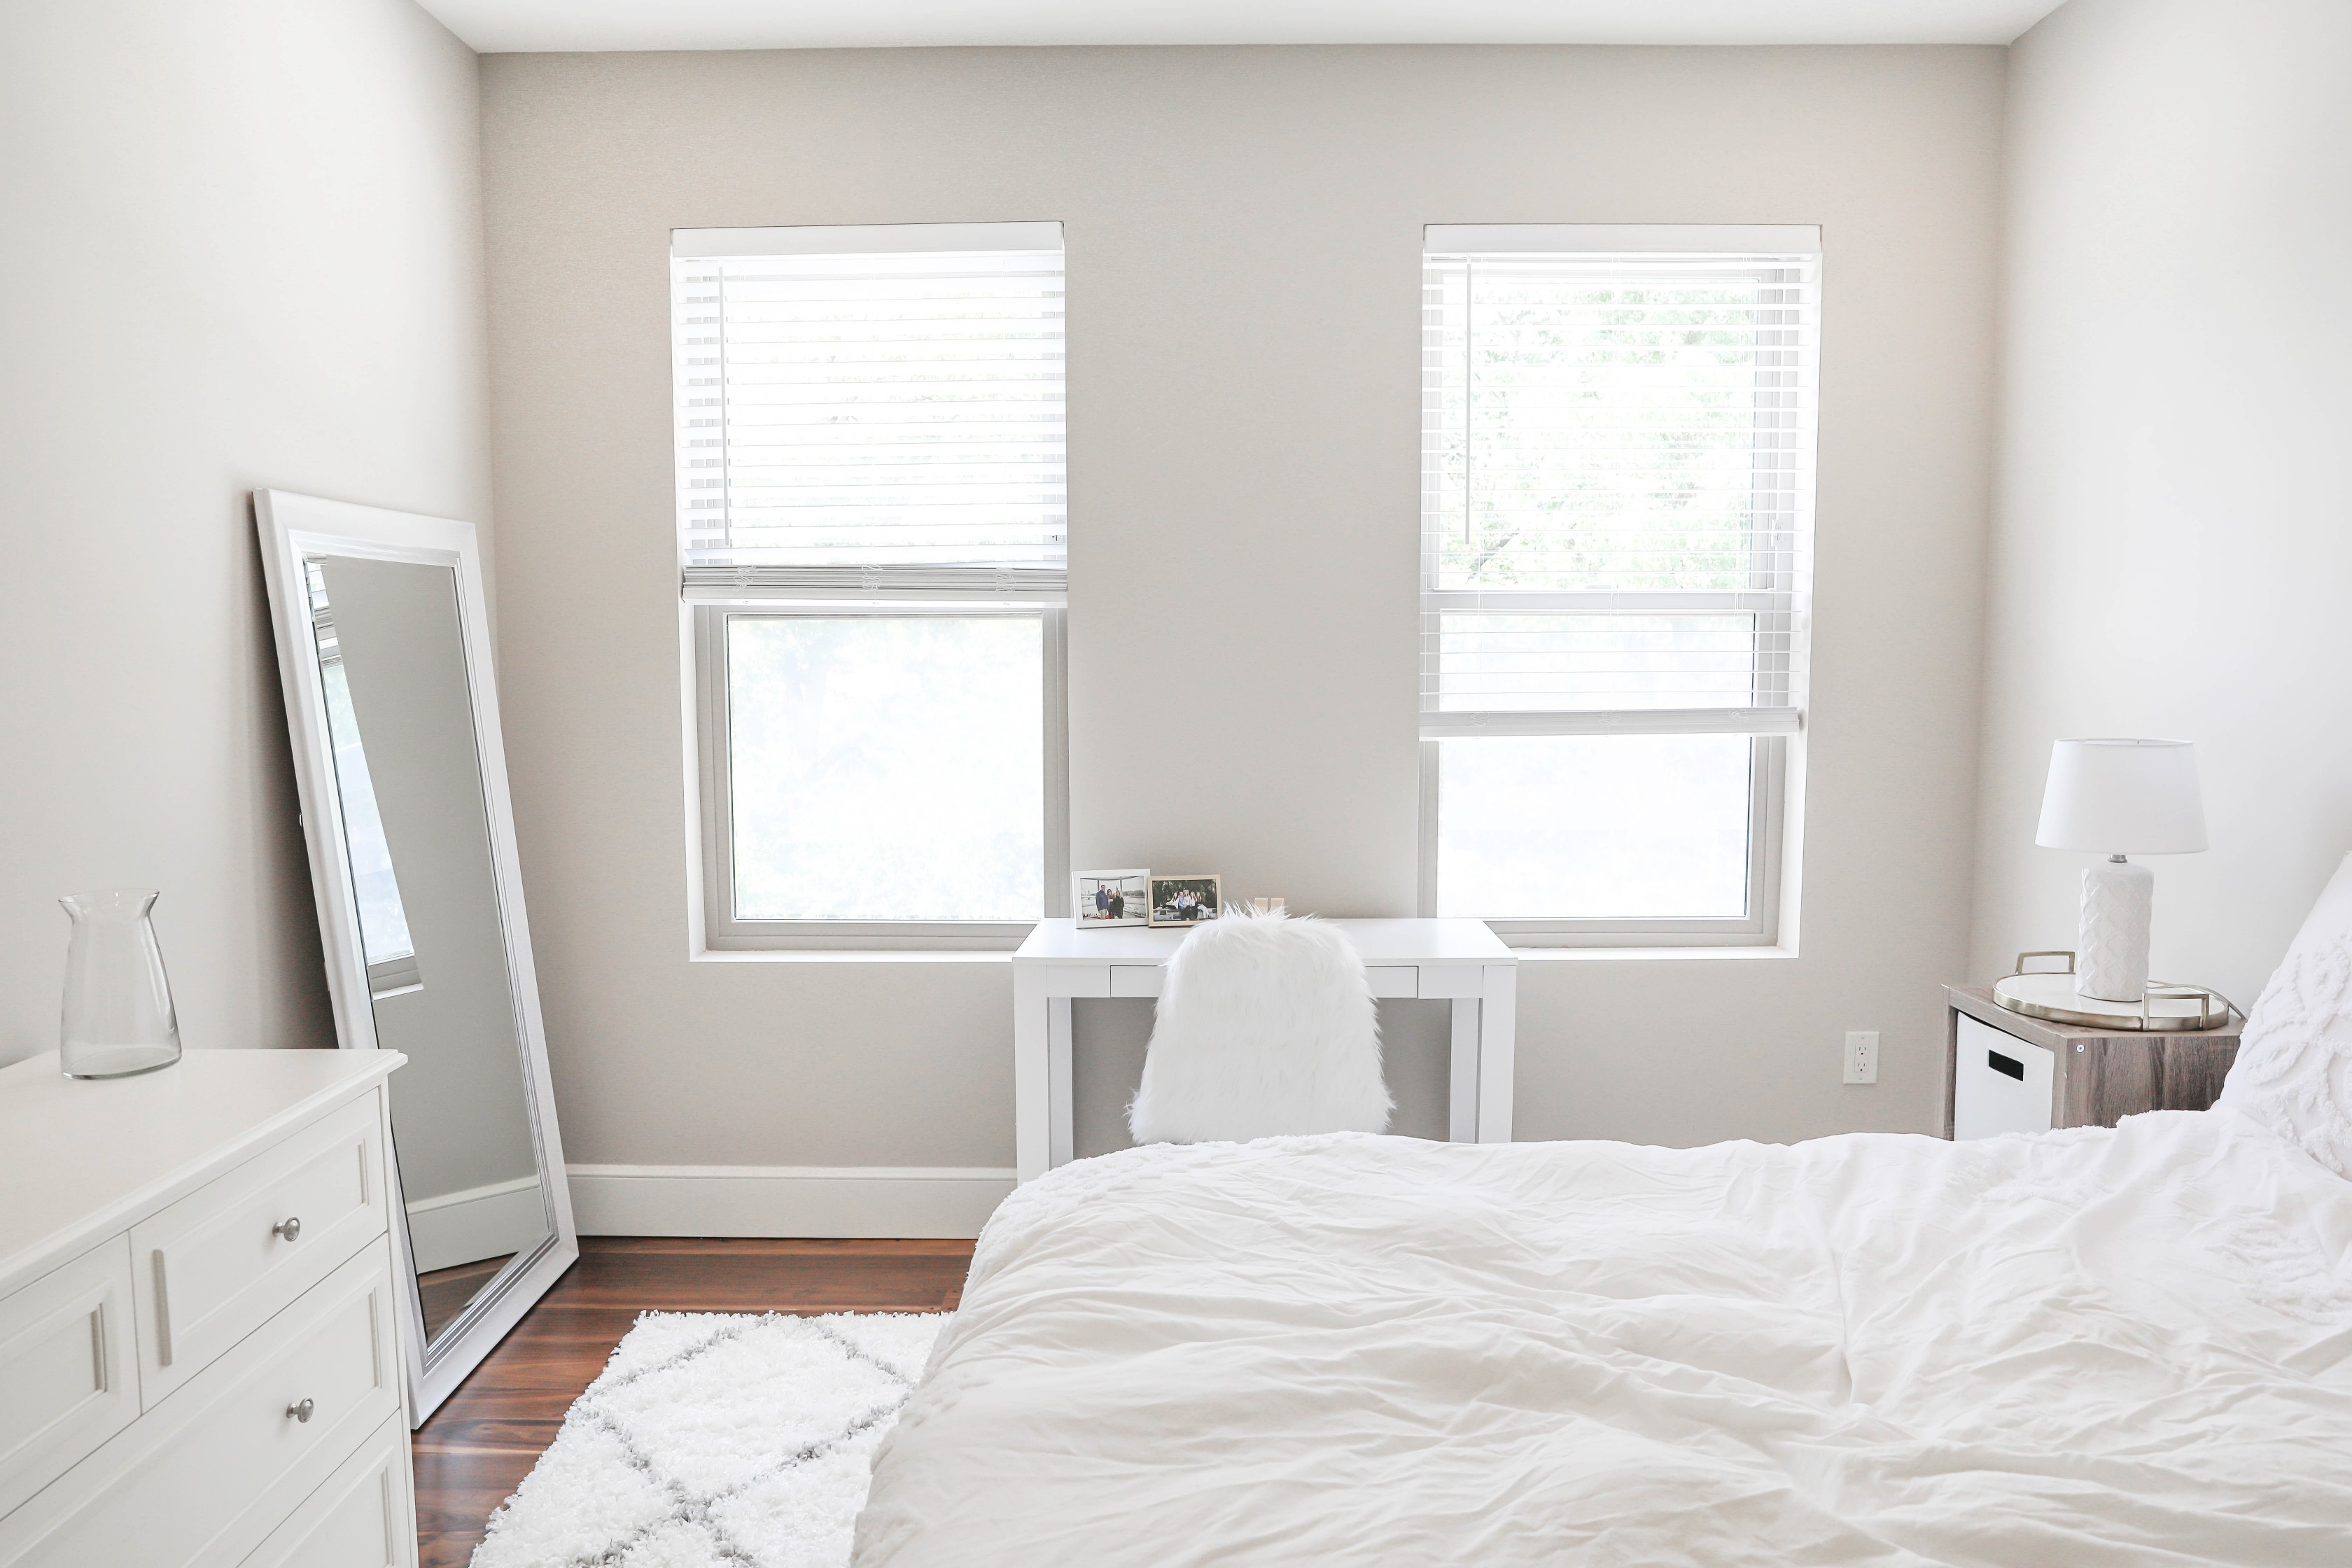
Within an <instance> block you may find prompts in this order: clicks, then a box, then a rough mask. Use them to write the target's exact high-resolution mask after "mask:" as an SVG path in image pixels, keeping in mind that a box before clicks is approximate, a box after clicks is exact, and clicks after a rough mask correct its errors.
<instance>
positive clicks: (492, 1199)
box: [408, 1176, 547, 1274]
mask: <svg viewBox="0 0 2352 1568" xmlns="http://www.w3.org/2000/svg"><path fill="white" fill-rule="evenodd" d="M546 1234H547V1205H546V1204H545V1202H543V1201H542V1200H541V1197H540V1195H539V1178H538V1177H537V1176H517V1177H516V1178H515V1179H514V1180H513V1181H510V1182H492V1183H490V1184H488V1186H480V1187H467V1188H466V1189H464V1190H463V1191H461V1192H455V1193H444V1194H441V1195H440V1196H439V1197H435V1198H419V1199H417V1200H416V1201H415V1203H413V1204H410V1205H408V1240H409V1245H410V1246H412V1247H415V1249H416V1268H417V1271H418V1272H419V1273H423V1274H430V1273H432V1272H433V1270H435V1269H436V1268H456V1267H457V1265H458V1264H460V1263H478V1262H480V1261H481V1260H482V1259H483V1258H504V1257H505V1256H506V1255H507V1254H508V1253H509V1252H517V1251H520V1250H521V1249H522V1248H523V1247H526V1246H528V1245H529V1244H530V1243H531V1242H533V1241H536V1240H537V1239H539V1238H540V1237H542V1236H545V1235H546Z"/></svg>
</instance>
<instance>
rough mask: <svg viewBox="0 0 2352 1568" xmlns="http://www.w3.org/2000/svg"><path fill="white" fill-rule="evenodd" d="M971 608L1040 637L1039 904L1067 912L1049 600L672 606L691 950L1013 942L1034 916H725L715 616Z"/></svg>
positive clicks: (994, 947)
mask: <svg viewBox="0 0 2352 1568" xmlns="http://www.w3.org/2000/svg"><path fill="white" fill-rule="evenodd" d="M795 612H797V613H801V614H816V615H824V616H843V615H890V616H903V615H951V616H976V615H1015V616H1036V617H1038V619H1039V621H1040V622H1041V624H1042V626H1043V630H1044V636H1045V647H1044V650H1043V651H1044V655H1045V658H1044V660H1043V662H1044V665H1045V690H1044V694H1043V695H1044V700H1045V867H1044V874H1045V910H1044V913H1045V917H1046V918H1048V919H1050V918H1052V917H1054V916H1056V915H1066V914H1068V913H1069V912H1070V910H1069V903H1070V724H1069V626H1068V612H1067V611H1066V609H1064V608H1063V606H1062V605H1060V604H1058V603H1051V604H1042V603H1030V604H1021V603H1009V604H1008V603H1003V602H998V603H993V604H973V603H955V602H945V603H942V602H937V601H933V602H928V603H926V602H920V601H905V600H900V601H888V602H881V603H877V602H875V601H873V600H871V599H867V600H865V601H863V602H846V601H840V600H835V601H826V602H817V603H808V602H803V603H800V604H783V603H778V602H776V601H774V600H772V599H764V598H761V599H743V600H739V601H735V602H732V603H713V602H697V603H693V604H688V605H685V606H684V614H683V617H682V620H683V630H684V633H685V638H684V640H685V642H686V644H687V647H688V654H689V657H688V680H687V682H686V689H687V698H688V709H687V713H686V722H687V733H688V735H689V736H692V737H693V738H694V743H693V744H692V745H691V746H690V748H689V752H690V761H689V768H688V772H689V774H690V783H691V785H692V788H693V795H694V801H695V805H696V810H695V813H694V815H695V818H696V820H695V821H694V822H693V823H692V824H691V826H692V828H693V830H694V831H693V837H694V838H695V840H696V843H695V845H694V846H693V847H694V851H695V853H694V855H693V857H692V864H693V866H694V869H695V871H696V873H697V875H696V876H695V879H694V880H695V882H696V884H697V885H696V887H695V888H694V889H693V894H692V896H693V900H694V916H695V921H694V924H695V940H694V942H693V947H694V950H695V955H696V956H698V957H699V956H702V955H704V954H706V953H707V954H719V953H725V954H729V955H730V956H731V955H736V954H743V955H751V954H763V953H774V954H777V955H782V954H784V953H788V952H809V953H812V954H822V953H828V952H834V953H842V954H847V953H852V952H899V953H905V954H906V955H908V956H909V957H912V956H916V955H918V954H920V953H922V952H941V953H951V952H955V953H960V952H971V953H987V952H1009V951H1011V950H1012V949H1013V948H1016V947H1019V946H1020V945H1021V942H1022V941H1023V939H1024V938H1025V937H1027V936H1028V934H1029V932H1030V931H1032V930H1034V928H1035V925H1036V922H1035V921H747V920H741V919H739V918H737V916H736V914H735V911H734V898H735V895H734V868H733V858H732V855H731V854H730V847H731V843H732V836H731V834H730V831H729V827H730V822H731V820H732V818H731V816H730V802H729V798H728V790H729V783H730V780H729V769H728V765H727V762H728V755H729V741H728V712H727V706H728V704H727V672H726V645H725V636H726V622H727V618H728V616H730V615H753V616H791V615H793V614H794V613H795Z"/></svg>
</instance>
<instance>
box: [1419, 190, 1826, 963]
mask: <svg viewBox="0 0 2352 1568" xmlns="http://www.w3.org/2000/svg"><path fill="white" fill-rule="evenodd" d="M1463 252H1472V253H1484V254H1510V253H1518V254H1528V255H1570V254H1576V253H1591V254H1628V253H1639V254H1648V255H1666V254H1691V255H1704V254H1721V253H1733V254H1774V255H1803V256H1810V257H1812V258H1815V259H1816V260H1818V258H1820V257H1821V254H1822V237H1821V230H1820V229H1819V228H1818V227H1815V226H1801V225H1778V226H1768V225H1734V226H1721V225H1702V224H1649V225H1634V224H1457V225H1441V224H1432V225H1429V226H1427V227H1426V228H1424V230H1423V255H1424V256H1428V255H1451V254H1457V253H1463ZM1817 303H1818V301H1817ZM1816 353H1818V340H1817V342H1816ZM1819 410H1820V404H1819V399H1818V396H1816V398H1815V399H1814V400H1813V402H1812V403H1811V405H1810V406H1809V407H1808V408H1807V410H1806V412H1807V423H1806V426H1805V431H1804V436H1805V441H1806V443H1807V446H1806V457H1807V461H1806V462H1805V464H1804V467H1803V470H1802V471H1803V488H1804V503H1803V504H1804V506H1805V509H1806V512H1807V516H1808V524H1809V525H1810V518H1811V509H1812V506H1813V496H1812V491H1813V468H1814V461H1815V459H1816V455H1817V453H1818V442H1819V436H1818V433H1817V429H1816V421H1817V420H1818V417H1819ZM1426 549H1427V545H1426V541H1425V537H1424V543H1423V551H1424V554H1423V565H1422V569H1421V571H1422V579H1421V594H1420V605H1419V616H1422V617H1425V616H1428V615H1429V614H1430V613H1432V612H1433V611H1439V610H1444V609H1446V608H1457V609H1465V610H1471V609H1476V608H1478V607H1479V606H1480V605H1481V603H1482V601H1483V602H1488V603H1491V602H1493V599H1492V596H1489V595H1483V594H1481V593H1480V592H1478V591H1475V590H1438V589H1432V588H1430V586H1429V571H1430V567H1429V564H1428V559H1427V555H1426ZM1588 599H1591V600H1594V601H1602V600H1606V601H1608V602H1609V605H1622V604H1630V603H1633V602H1638V603H1639V604H1640V605H1642V606H1643V608H1645V609H1653V608H1654V609H1661V610H1675V611H1688V612H1693V613H1706V612H1708V611H1721V610H1742V609H1750V608H1753V609H1759V610H1777V611H1782V612H1788V611H1790V610H1793V609H1794V608H1795V607H1796V606H1797V605H1799V604H1800V603H1801V604H1802V605H1804V606H1805V611H1806V616H1807V619H1808V620H1810V607H1811V584H1810V583H1809V582H1808V583H1805V584H1802V585H1798V584H1790V585H1788V586H1787V587H1775V588H1771V589H1769V590H1755V589H1750V590H1746V591H1741V590H1720V591H1703V592H1688V593H1665V592H1643V593H1639V594H1633V593H1626V594H1618V595H1611V594H1605V593H1603V594H1590V595H1588V594H1582V593H1574V592H1569V593H1554V594H1538V593H1528V594H1513V595H1510V596H1509V602H1510V603H1512V604H1514V605H1518V606H1520V607H1524V608H1528V609H1538V608H1560V609H1577V608H1593V607H1604V606H1602V605H1599V604H1597V603H1596V604H1591V605H1588V604H1586V603H1585V602H1584V601H1586V600H1588ZM1417 618H1418V617H1417ZM1803 722H1804V720H1803V710H1802V709H1801V708H1800V707H1794V706H1791V707H1785V708H1777V709H1759V708H1733V709H1697V710H1621V711H1610V710H1592V711H1572V712H1520V711H1455V712H1436V713H1427V712H1425V713H1423V714H1422V715H1421V718H1420V734H1421V737H1422V740H1421V803H1420V804H1421V809H1420V865H1419V868H1418V870H1419V875H1418V878H1417V882H1418V903H1417V910H1418V912H1419V913H1420V914H1422V915H1423V916H1434V915H1435V914H1436V913H1437V910H1438V880H1439V875H1440V868H1439V865H1438V810H1439V805H1440V791H1441V789H1442V787H1443V785H1442V781H1443V773H1444V770H1443V765H1442V758H1443V755H1444V752H1443V743H1444V742H1445V741H1447V740H1453V739H1468V738H1472V737H1476V736H1505V735H1636V734H1646V735H1696V734H1747V735H1749V736H1751V737H1752V738H1753V742H1754V743H1753V745H1752V747H1751V754H1750V773H1749V782H1748V914H1747V916H1746V917H1745V918H1744V919H1739V920H1696V919H1693V920H1571V919H1566V918H1554V919H1546V920H1488V921H1486V924H1487V926H1488V927H1489V928H1490V929H1491V930H1493V931H1494V932H1495V933H1496V935H1497V936H1499V937H1501V938H1502V939H1503V941H1504V942H1507V944H1509V945H1510V946H1512V947H1514V948H1526V949H1546V948H1550V949H1563V948H1591V949H1610V948H1618V949H1635V948H1639V949H1650V950H1704V949H1721V950H1726V951H1741V952H1746V951H1748V950H1754V949H1781V948H1783V947H1785V946H1786V945H1787V944H1784V943H1783V942H1782V941H1781V932H1782V930H1783V921H1784V917H1785V919H1786V921H1787V929H1788V930H1789V931H1790V934H1791V935H1792V936H1793V934H1794V931H1795V919H1796V910H1795V909H1794V907H1793V903H1794V900H1793V898H1792V897H1790V895H1792V894H1793V893H1794V891H1795V888H1796V881H1795V879H1793V878H1789V877H1786V876H1784V868H1783V847H1784V846H1785V844H1786V843H1787V842H1788V841H1789V840H1790V837H1791V829H1790V821H1791V818H1792V817H1793V816H1795V815H1796V814H1797V813H1798V812H1799V811H1801V809H1802V804H1801V800H1800V799H1799V795H1800V794H1801V789H1802V785H1801V783H1798V782H1795V781H1799V780H1801V778H1802V777H1803V772H1804V770H1803V766H1802V763H1801V748H1802V747H1803V745H1804V736H1803V733H1802V731H1803ZM1784 901H1785V902H1786V903H1787V905H1788V906H1789V907H1787V908H1785V909H1784Z"/></svg>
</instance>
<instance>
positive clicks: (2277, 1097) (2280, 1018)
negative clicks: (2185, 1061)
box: [2214, 855, 2352, 1176]
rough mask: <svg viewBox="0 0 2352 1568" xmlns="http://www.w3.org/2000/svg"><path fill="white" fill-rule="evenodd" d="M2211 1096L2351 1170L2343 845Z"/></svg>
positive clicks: (2351, 1035) (2349, 922) (2347, 886)
mask: <svg viewBox="0 0 2352 1568" xmlns="http://www.w3.org/2000/svg"><path fill="white" fill-rule="evenodd" d="M2214 1104H2215V1105H2217V1106H2225V1107H2227V1108H2228V1109H2230V1110H2235V1111H2237V1112H2239V1113H2240V1114H2242V1115H2243V1116H2247V1117H2250V1118H2252V1120H2253V1121H2258V1122H2260V1123H2262V1124H2263V1126H2265V1127H2267V1128H2269V1129H2270V1130H2271V1131H2273V1132H2276V1133H2277V1134H2278V1135H2279V1136H2280V1137H2282V1138H2284V1139H2285V1140H2286V1141H2287V1142H2290V1143H2293V1144H2294V1145H2296V1146H2297V1147H2298V1148H2300V1149H2302V1150H2303V1151H2304V1152H2305V1153H2307V1154H2309V1155H2310V1156H2311V1157H2312V1158H2313V1159H2315V1160H2316V1161H2318V1162H2319V1163H2321V1164H2323V1165H2325V1166H2326V1167H2327V1168H2328V1169H2329V1170H2331V1171H2334V1172H2335V1173H2336V1174H2337V1175H2339V1176H2352V855H2347V856H2346V857H2345V858H2344V863H2343V864H2342V865H2340V866H2338V867H2337V868H2336V876H2335V879H2333V880H2332V881H2330V882H2329V883H2328V884H2327V886H2326V889H2324V890H2322V892H2321V893H2320V895H2319V902H2317V903H2315V904H2314V905H2313V906H2312V907H2311V913H2310V915H2309V916H2308V917H2306V918H2305V921H2304V922H2303V929H2302V930H2301V931H2297V932H2295V935H2294V942H2292V943H2291V944H2289V946H2288V948H2287V950H2286V958H2285V960H2284V962H2283V963H2280V965H2279V966H2278V973H2275V974H2273V975H2272V976H2271V983H2270V984H2268V985H2266V986H2264V987H2263V994H2262V999H2261V1000H2260V1001H2258V1002H2256V1003H2255V1004H2254V1010H2253V1012H2252V1013H2251V1014H2249V1015H2248V1016H2247V1018H2246V1032H2245V1036H2244V1037H2243V1038H2242V1040H2240V1041H2239V1044H2238V1059H2237V1060H2236V1061H2235V1062H2234V1063H2232V1064H2231V1068H2230V1076H2229V1079H2228V1080H2227V1081H2226V1082H2224V1083H2223V1084H2222V1086H2221V1097H2220V1098H2219V1099H2218V1100H2215V1101H2214Z"/></svg>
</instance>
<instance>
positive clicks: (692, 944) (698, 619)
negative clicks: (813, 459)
mask: <svg viewBox="0 0 2352 1568" xmlns="http://www.w3.org/2000/svg"><path fill="white" fill-rule="evenodd" d="M1061 248H1062V226H1061V225H1060V224H1059V223H1054V222H1045V223H954V224H887V225H828V226H793V227H785V228H719V229H673V230H672V231H671V232H670V254H671V256H672V257H673V258H696V259H708V258H730V257H766V256H780V257H788V256H835V255H846V256H859V255H871V254H879V253H907V252H920V251H937V252H950V253H961V252H968V251H987V250H1010V251H1034V250H1053V251H1059V250H1060V249H1061ZM673 331H675V327H673ZM673 353H674V354H675V353H676V349H675V344H674V346H673ZM680 484H681V489H680V492H679V508H680V510H679V516H680V519H681V523H683V521H684V519H685V516H686V510H685V508H686V504H687V501H688V496H687V494H686V492H685V489H683V485H684V476H683V473H682V472H681V477H680ZM678 566H679V580H680V595H679V597H680V601H681V602H680V606H679V619H678V626H679V652H680V659H679V663H680V667H681V675H682V677H683V679H682V681H681V687H682V702H683V719H684V738H685V742H686V746H685V752H686V758H685V760H686V795H687V822H686V833H687V840H688V882H689V888H688V950H689V952H688V955H689V957H690V958H693V959H697V960H700V959H727V960H752V961H760V960H794V959H800V960H817V961H823V960H839V961H854V960H857V959H906V960H921V959H925V958H936V959H950V960H958V961H980V962H989V961H997V962H1001V961H1002V960H1003V957H1004V956H1005V954H1007V953H1008V952H1010V951H1011V950H1012V949H1013V948H1016V947H1018V946H1019V945H1020V944H1021V942H1022V941H1023V939H1024V938H1025V937H1026V936H1027V935H1028V933H1029V932H1030V931H1031V930H1033V929H1034V925H1035V921H746V920H739V919H737V918H736V917H735V914H734V889H733V865H732V855H731V840H732V834H731V826H732V817H731V810H730V800H729V793H728V792H729V785H730V778H729V768H728V761H729V757H730V741H729V735H728V718H729V715H728V697H729V693H728V689H727V681H726V671H725V659H726V652H725V645H724V635H725V623H726V619H727V617H728V616H730V615H737V614H751V615H759V616H792V615H795V614H799V615H814V616H844V615H861V614H862V615H893V616H902V615H942V616H987V615H1017V616H1035V617H1037V619H1038V620H1039V622H1040V625H1041V630H1042V634H1043V639H1044V647H1043V649H1042V652H1043V655H1044V658H1043V661H1042V662H1043V665H1044V676H1045V679H1044V691H1043V694H1042V695H1043V700H1044V735H1045V756H1044V767H1045V774H1044V786H1045V789H1044V794H1045V824H1044V827H1045V864H1044V867H1043V873H1044V877H1045V888H1044V894H1045V897H1044V908H1043V910H1042V911H1041V915H1042V917H1043V918H1048V919H1050V918H1052V917H1054V916H1056V915H1066V914H1068V913H1069V900H1070V874H1069V864H1070V854H1069V844H1070V836H1069V776H1070V770H1069V699H1068V686H1069V676H1068V671H1069V637H1068V616H1067V611H1066V581H1067V576H1066V570H1065V569H1064V568H1063V567H1061V566H1059V565H1055V566H1051V567H1046V566H1034V565H1013V566H989V565H971V566H966V565H937V566H899V565H885V566H868V567H835V566H772V565H767V566H740V565H689V564H688V563H687V560H686V558H685V552H684V543H683V537H682V536H681V547H680V556H679V561H678Z"/></svg>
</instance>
